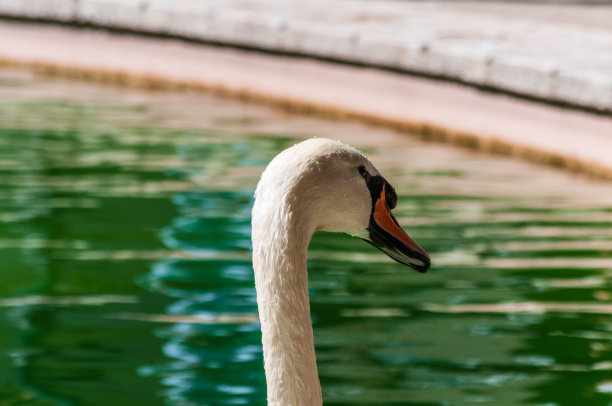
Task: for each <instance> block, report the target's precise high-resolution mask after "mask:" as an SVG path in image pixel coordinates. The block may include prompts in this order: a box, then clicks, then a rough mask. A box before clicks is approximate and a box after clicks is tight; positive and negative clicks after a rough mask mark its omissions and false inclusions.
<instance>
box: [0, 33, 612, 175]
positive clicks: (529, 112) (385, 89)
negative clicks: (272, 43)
mask: <svg viewBox="0 0 612 406" xmlns="http://www.w3.org/2000/svg"><path fill="white" fill-rule="evenodd" d="M2 64H4V65H10V66H23V67H28V68H33V69H35V70H37V71H38V72H41V73H46V74H55V75H65V76H69V77H73V78H74V77H77V78H78V77H82V78H86V79H88V80H95V81H103V82H111V83H118V84H123V85H125V84H127V85H135V86H145V87H150V88H189V89H206V90H212V91H216V92H220V93H224V94H231V95H233V96H239V97H243V98H247V99H254V100H257V101H258V102H266V103H272V104H274V105H277V106H281V107H283V108H288V109H292V110H307V111H309V112H315V113H319V114H323V115H326V116H328V117H329V116H331V117H354V118H358V119H360V120H364V121H366V122H369V123H373V124H376V125H383V126H386V127H390V128H394V129H398V130H401V131H407V132H411V133H413V134H417V135H419V136H421V137H422V138H424V139H428V140H443V141H446V142H449V143H452V144H455V145H460V146H463V147H468V148H473V149H478V150H482V151H488V152H493V153H497V154H505V155H512V156H518V157H521V158H524V159H528V160H530V161H534V162H540V163H545V164H547V165H553V166H557V167H562V168H566V169H570V170H573V171H576V172H581V173H585V174H589V175H593V176H596V177H600V178H606V179H612V154H610V151H612V136H611V135H612V117H608V116H600V115H593V114H589V113H586V112H583V111H576V110H567V109H563V108H559V107H553V106H547V105H543V104H540V103H534V102H530V101H525V100H519V99H516V98H512V97H509V96H504V95H499V94H497V95H495V94H490V93H484V92H480V91H478V90H476V89H473V88H468V87H465V86H461V85H458V84H453V83H447V82H439V81H429V80H425V79H420V78H415V77H411V76H406V75H402V74H397V73H392V72H384V71H380V70H376V69H369V68H360V67H351V66H343V65H338V64H330V63H326V62H321V61H315V60H311V59H296V58H281V57H277V56H271V55H263V54H261V53H250V52H242V51H237V50H232V49H227V48H217V47H206V46H202V45H198V44H193V43H186V42H183V41H179V40H168V39H152V38H145V37H139V36H131V35H124V34H121V35H120V34H111V33H105V32H100V31H92V30H83V29H80V30H77V29H73V28H63V27H58V26H45V25H35V24H24V23H9V22H0V66H1V65H2Z"/></svg>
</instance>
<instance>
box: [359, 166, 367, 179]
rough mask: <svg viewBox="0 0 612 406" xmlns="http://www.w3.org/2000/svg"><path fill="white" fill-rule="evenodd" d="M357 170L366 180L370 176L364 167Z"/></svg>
mask: <svg viewBox="0 0 612 406" xmlns="http://www.w3.org/2000/svg"><path fill="white" fill-rule="evenodd" d="M357 170H358V171H359V174H360V175H361V177H362V178H365V177H366V175H367V174H368V171H366V168H365V166H363V165H361V166H360V167H359V168H357Z"/></svg>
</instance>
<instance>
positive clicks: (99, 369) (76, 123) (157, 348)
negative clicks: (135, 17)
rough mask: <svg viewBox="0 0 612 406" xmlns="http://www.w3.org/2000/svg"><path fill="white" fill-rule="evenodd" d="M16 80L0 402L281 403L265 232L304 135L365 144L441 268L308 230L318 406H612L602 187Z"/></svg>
mask: <svg viewBox="0 0 612 406" xmlns="http://www.w3.org/2000/svg"><path fill="white" fill-rule="evenodd" d="M10 79H11V81H10V83H11V86H10V87H9V86H6V85H3V84H2V83H8V82H6V81H5V82H2V81H0V86H3V87H2V89H1V90H3V91H4V93H3V94H5V95H6V100H12V101H11V102H3V103H0V116H1V117H2V120H1V122H2V124H1V126H0V135H1V137H0V174H1V175H2V177H1V178H0V219H1V220H2V223H3V227H1V228H0V261H1V263H2V269H1V271H0V323H2V326H3V327H2V329H1V330H0V405H35V406H38V405H70V406H72V405H133V404H147V405H163V404H165V405H229V404H234V405H235V404H248V405H263V404H265V378H264V371H263V365H262V354H261V346H260V338H261V335H260V332H259V324H258V322H257V316H256V315H257V307H256V300H255V291H254V288H253V275H252V269H251V262H250V219H249V216H250V210H251V207H252V192H253V189H254V187H255V184H256V181H257V178H258V176H259V174H260V172H261V170H262V168H263V167H264V165H265V164H266V163H267V162H268V161H269V160H270V159H271V158H272V157H273V156H274V155H275V154H276V153H278V152H279V151H281V150H282V149H284V148H286V147H287V146H289V145H291V144H292V143H294V140H295V139H296V138H295V137H287V136H286V135H295V134H302V135H303V136H310V135H318V136H327V137H333V138H339V139H343V140H356V139H357V140H361V141H359V142H357V144H358V146H360V147H363V149H367V150H368V153H369V154H370V156H371V159H372V161H373V162H374V163H375V164H376V165H377V166H378V167H379V169H381V170H382V171H383V172H384V173H385V175H386V177H387V178H388V179H389V180H390V181H391V182H392V183H393V184H394V186H395V187H396V189H397V190H398V191H400V194H402V195H401V196H400V198H399V202H398V207H397V208H396V209H395V213H396V215H397V217H398V220H399V222H400V223H401V224H402V225H403V226H404V227H405V228H406V229H407V231H408V232H409V234H411V235H412V236H413V237H414V238H415V240H417V241H418V242H419V244H420V245H422V246H423V247H425V248H426V249H427V250H428V251H429V252H430V254H431V256H432V258H433V261H434V266H433V268H432V269H431V271H430V272H428V273H427V274H425V275H420V274H417V273H416V272H414V271H412V270H410V269H408V268H405V267H402V266H401V265H398V264H396V263H393V262H391V261H390V260H389V259H388V258H387V257H386V256H384V255H383V254H381V253H380V252H378V251H377V250H376V249H374V248H372V247H370V246H369V245H367V244H365V243H364V242H362V241H360V240H358V239H354V238H350V237H348V236H343V235H336V234H327V233H319V234H317V235H315V238H314V239H313V241H312V243H311V246H310V252H309V264H308V266H309V272H310V275H309V287H310V291H311V306H312V318H313V323H314V327H315V328H314V331H315V342H316V346H317V362H318V367H319V373H320V377H321V383H322V386H323V394H324V398H325V404H328V405H383V404H389V405H404V404H412V405H487V404H495V405H496V406H511V405H534V406H535V405H540V406H541V405H577V404H588V405H593V406H607V405H609V404H610V403H611V402H612V375H611V373H612V361H611V360H612V289H611V284H610V282H609V281H610V275H611V273H612V231H611V228H610V226H611V225H612V193H611V192H610V187H609V184H598V183H595V182H590V181H587V180H584V179H578V178H574V177H571V176H569V175H566V174H562V173H556V172H554V171H550V170H546V169H543V168H538V167H534V166H531V165H527V164H523V163H520V162H514V161H509V160H505V159H501V158H492V157H486V156H480V155H476V154H472V153H464V152H462V151H457V150H454V149H448V148H445V147H441V146H435V145H428V144H422V143H419V142H415V141H412V140H410V139H407V138H402V137H398V136H397V135H393V134H391V133H386V132H384V131H382V130H375V129H372V128H367V127H362V126H360V125H356V124H351V123H328V122H322V121H318V120H312V119H307V118H301V117H296V116H291V115H283V114H280V113H277V112H274V111H271V110H267V109H264V108H260V107H257V106H248V105H244V104H240V103H236V102H233V101H228V100H221V99H217V98H213V97H210V96H206V95H189V94H172V93H139V92H136V91H127V90H121V91H117V90H113V89H104V88H96V87H91V86H88V85H78V84H74V83H70V84H66V83H65V82H61V81H49V80H39V79H35V78H30V77H27V76H23V74H17V75H16V76H14V77H11V78H10ZM66 89H70V94H67V90H66ZM372 140H375V141H376V142H375V143H374V142H372ZM359 143H362V144H363V145H359ZM375 144H378V145H375ZM483 168H484V170H483Z"/></svg>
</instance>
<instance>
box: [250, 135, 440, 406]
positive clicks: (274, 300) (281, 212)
mask: <svg viewBox="0 0 612 406" xmlns="http://www.w3.org/2000/svg"><path fill="white" fill-rule="evenodd" d="M396 203H397V195H396V194H395V190H394V189H393V187H392V186H391V185H390V184H389V183H388V182H387V181H386V180H385V178H383V177H382V175H381V174H380V172H379V171H378V170H377V169H376V168H375V167H374V166H373V165H372V164H371V163H370V161H368V159H367V158H366V157H365V156H364V155H363V154H362V153H361V152H359V151H358V150H357V149H355V148H353V147H351V146H349V145H346V144H343V143H341V142H339V141H334V140H329V139H324V138H312V139H309V140H306V141H303V142H300V143H298V144H296V145H294V146H293V147H290V148H288V149H286V150H284V151H283V152H281V153H280V154H278V155H277V156H276V157H275V158H274V159H273V160H272V161H271V162H270V163H269V164H268V166H267V167H266V169H265V170H264V172H263V174H262V176H261V179H260V181H259V183H258V184H257V188H256V190H255V203H254V205H253V210H252V243H253V269H254V272H255V289H256V291H257V306H258V310H259V319H260V323H261V332H262V344H263V355H264V369H265V373H266V382H267V391H268V404H269V405H275V406H276V405H278V406H301V405H305V406H306V405H307V406H313V405H321V404H322V396H321V385H320V383H319V377H318V373H317V364H316V358H315V349H314V338H313V330H312V323H311V319H310V303H309V297H308V274H307V269H306V251H307V249H308V244H309V242H310V239H311V237H312V235H313V234H314V233H315V231H319V230H323V231H332V232H344V233H348V234H350V235H353V236H356V237H359V238H361V239H363V240H365V241H366V242H368V243H370V244H372V245H374V246H375V247H377V248H379V249H380V250H382V251H383V252H384V253H385V254H387V255H388V256H390V257H391V258H393V259H394V260H396V261H398V262H400V263H402V264H405V265H408V266H410V267H412V268H414V269H416V270H417V271H419V272H425V271H427V269H428V268H429V266H430V258H429V255H428V254H427V253H426V252H425V251H424V250H423V249H422V248H421V247H419V246H418V245H417V244H416V243H415V242H414V241H413V240H412V239H411V238H410V237H409V236H408V235H407V234H406V233H405V232H404V230H402V228H401V227H400V226H399V224H398V223H397V221H396V220H395V217H394V216H393V214H391V209H393V208H394V207H395V205H396Z"/></svg>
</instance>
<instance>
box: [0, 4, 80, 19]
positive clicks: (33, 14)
mask: <svg viewBox="0 0 612 406" xmlns="http://www.w3.org/2000/svg"><path fill="white" fill-rule="evenodd" d="M76 4H77V2H76V0H0V13H1V14H5V15H9V16H14V17H25V18H33V19H42V20H51V21H65V22H68V21H73V19H74V17H75V7H76Z"/></svg>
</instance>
